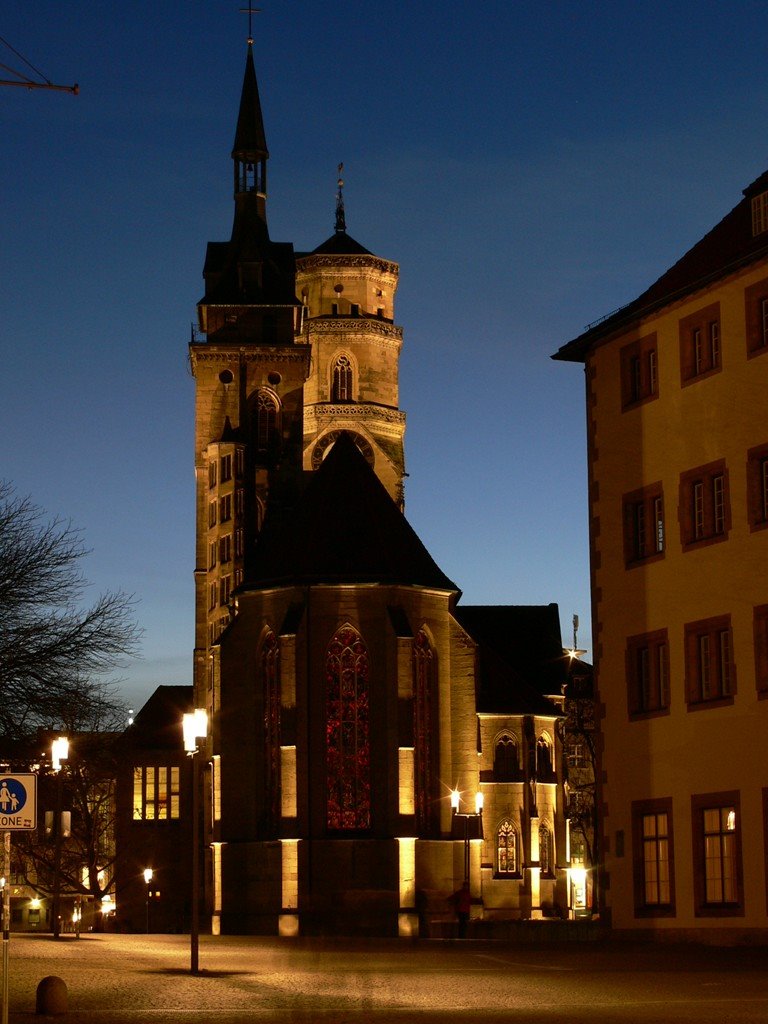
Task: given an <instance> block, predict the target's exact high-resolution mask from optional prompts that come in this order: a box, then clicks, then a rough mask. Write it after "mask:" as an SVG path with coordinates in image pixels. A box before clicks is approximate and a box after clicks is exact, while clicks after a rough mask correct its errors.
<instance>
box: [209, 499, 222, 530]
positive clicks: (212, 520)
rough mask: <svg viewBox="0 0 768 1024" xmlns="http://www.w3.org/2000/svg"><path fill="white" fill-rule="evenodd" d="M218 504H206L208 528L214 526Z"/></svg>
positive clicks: (213, 502) (215, 502) (212, 502)
mask: <svg viewBox="0 0 768 1024" xmlns="http://www.w3.org/2000/svg"><path fill="white" fill-rule="evenodd" d="M218 506H219V503H218V502H217V501H210V502H208V526H215V525H216V511H217V509H218Z"/></svg>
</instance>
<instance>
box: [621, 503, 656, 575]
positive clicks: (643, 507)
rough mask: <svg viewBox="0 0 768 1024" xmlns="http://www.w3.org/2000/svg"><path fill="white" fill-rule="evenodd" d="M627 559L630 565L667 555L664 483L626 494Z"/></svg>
mask: <svg viewBox="0 0 768 1024" xmlns="http://www.w3.org/2000/svg"><path fill="white" fill-rule="evenodd" d="M623 506H624V562H625V564H626V566H627V567H629V566H631V565H636V564H638V563H640V562H647V561H649V560H650V559H654V558H659V557H660V556H662V555H663V554H664V496H663V494H662V490H661V483H655V484H651V485H650V486H648V487H643V488H642V489H641V490H639V491H632V492H631V493H630V494H625V495H624V499H623Z"/></svg>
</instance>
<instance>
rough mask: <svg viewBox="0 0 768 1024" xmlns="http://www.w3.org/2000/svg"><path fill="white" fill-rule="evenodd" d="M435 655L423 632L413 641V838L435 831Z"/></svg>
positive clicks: (420, 631)
mask: <svg viewBox="0 0 768 1024" xmlns="http://www.w3.org/2000/svg"><path fill="white" fill-rule="evenodd" d="M435 701H436V692H435V655H434V651H433V650H432V647H431V646H430V643H429V639H428V638H427V635H426V633H425V632H424V630H423V629H422V630H419V632H418V633H417V634H416V636H415V637H414V640H413V746H414V766H413V767H414V780H413V781H414V795H415V811H416V834H417V835H420V836H422V835H427V834H429V833H430V832H431V831H432V830H433V829H434V828H435V827H437V823H436V821H435V815H436V811H437V806H438V805H437V802H436V800H435V792H434V789H435V785H434V784H435V779H436V777H437V772H436V765H435V757H436V754H437V748H436V744H435V738H436V730H435V725H436V708H435Z"/></svg>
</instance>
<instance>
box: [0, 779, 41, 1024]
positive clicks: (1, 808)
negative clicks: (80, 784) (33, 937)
mask: <svg viewBox="0 0 768 1024" xmlns="http://www.w3.org/2000/svg"><path fill="white" fill-rule="evenodd" d="M36 828H37V776H36V775H32V774H28V775H0V830H2V833H3V994H2V1004H3V1006H2V1024H8V961H9V952H10V949H9V947H10V939H11V832H14V831H22V832H32V831H34V829H36Z"/></svg>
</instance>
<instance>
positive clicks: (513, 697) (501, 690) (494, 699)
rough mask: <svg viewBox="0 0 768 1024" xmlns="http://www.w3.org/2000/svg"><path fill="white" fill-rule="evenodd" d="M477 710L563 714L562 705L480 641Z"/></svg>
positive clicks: (501, 713)
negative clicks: (541, 692) (548, 698)
mask: <svg viewBox="0 0 768 1024" xmlns="http://www.w3.org/2000/svg"><path fill="white" fill-rule="evenodd" d="M477 666H478V682H477V695H476V696H477V710H478V712H479V713H480V714H483V713H484V714H495V715H540V716H542V717H549V718H551V717H553V716H556V717H560V716H561V715H562V712H561V711H560V709H559V708H558V707H557V706H556V705H555V704H553V703H552V701H550V700H547V698H546V697H543V696H542V695H541V694H540V693H539V692H538V690H536V689H535V688H534V687H533V686H531V685H530V684H529V683H527V682H526V681H525V679H523V677H522V676H521V675H520V674H519V673H518V672H516V671H515V669H514V668H513V667H512V666H511V665H510V664H509V663H508V662H507V661H506V660H505V659H504V658H502V657H501V655H500V654H499V653H498V652H497V651H495V650H493V648H492V647H489V646H488V645H486V644H483V643H480V644H478V653H477Z"/></svg>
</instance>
